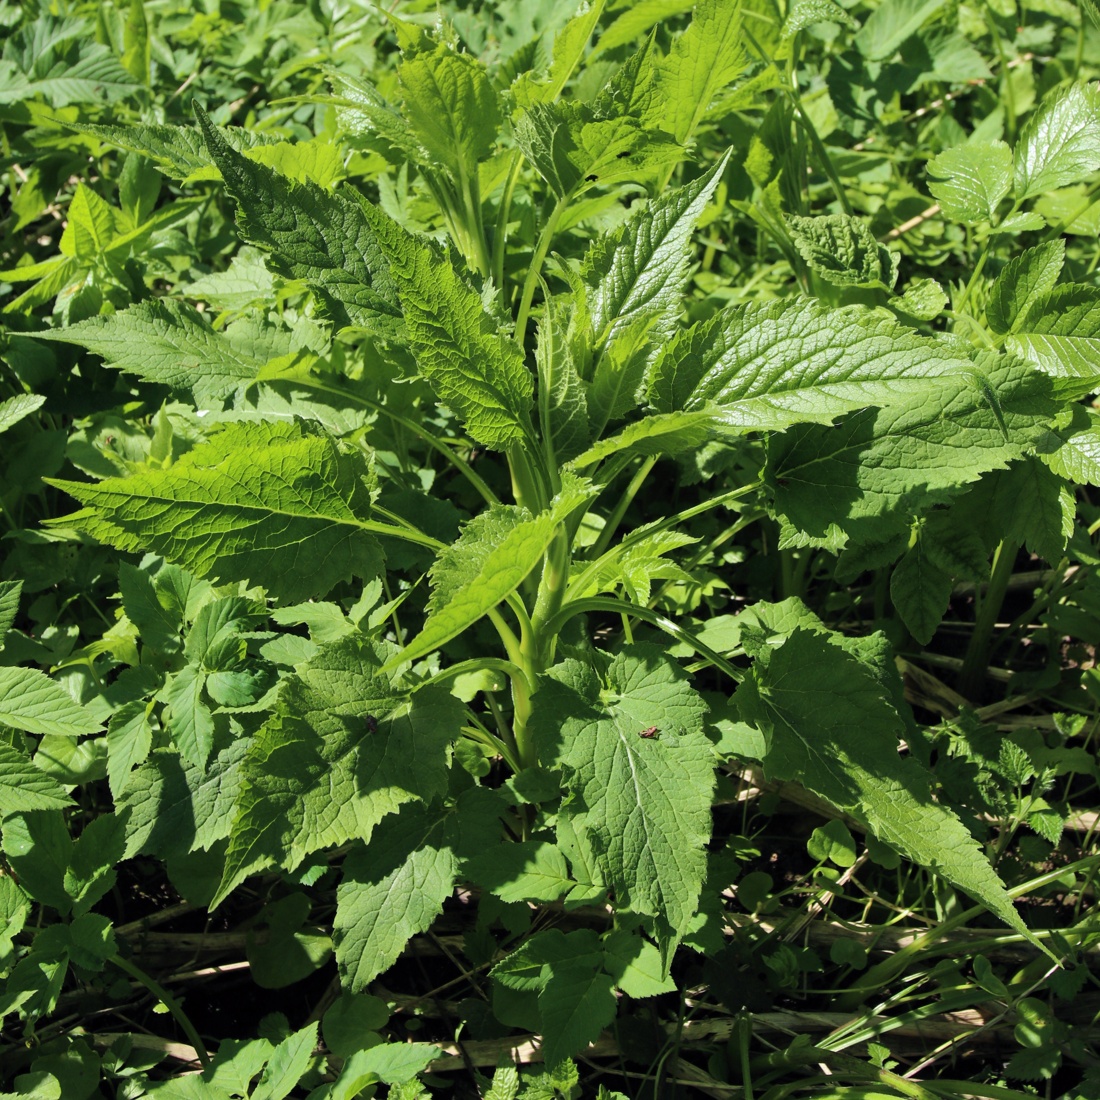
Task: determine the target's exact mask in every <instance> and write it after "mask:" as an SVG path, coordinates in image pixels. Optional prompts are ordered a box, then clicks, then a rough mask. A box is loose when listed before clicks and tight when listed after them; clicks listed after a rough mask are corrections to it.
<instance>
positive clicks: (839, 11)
mask: <svg viewBox="0 0 1100 1100" xmlns="http://www.w3.org/2000/svg"><path fill="white" fill-rule="evenodd" d="M815 23H839V24H841V25H842V26H845V27H851V28H852V29H853V30H855V29H857V28H858V27H859V24H858V23H857V22H856V21H855V19H853V18H852V16H851V15H849V14H848V12H847V11H845V10H844V8H842V7H841V6H840V5H839V4H837V3H835V0H793V2H792V3H791V5H790V6H789V7H788V9H787V18H786V19H785V20H784V22H783V37H784V38H793V37H794V36H795V35H796V34H798V32H799V31H804V30H805V29H806V28H807V27H812V26H813V25H814V24H815Z"/></svg>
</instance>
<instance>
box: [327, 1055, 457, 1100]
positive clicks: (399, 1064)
mask: <svg viewBox="0 0 1100 1100" xmlns="http://www.w3.org/2000/svg"><path fill="white" fill-rule="evenodd" d="M439 1054H440V1050H439V1047H437V1046H433V1045H432V1044H430V1043H402V1042H390V1043H379V1044H377V1045H376V1046H372V1047H368V1048H366V1049H365V1050H357V1051H356V1052H355V1053H354V1054H353V1055H352V1056H351V1057H350V1058H348V1060H347V1061H346V1062H345V1063H344V1065H343V1068H342V1069H341V1070H340V1076H339V1077H337V1078H336V1080H335V1081H334V1082H333V1084H332V1093H331V1095H326V1097H325V1100H357V1098H358V1097H360V1096H362V1095H363V1092H364V1089H366V1088H367V1087H368V1086H370V1085H374V1084H376V1083H377V1082H378V1081H382V1082H383V1083H385V1084H387V1085H391V1086H395V1087H392V1088H391V1089H390V1090H389V1093H388V1100H403V1098H404V1097H409V1098H410V1100H419V1098H420V1097H422V1096H424V1095H425V1092H424V1090H423V1089H421V1088H420V1087H419V1085H417V1087H416V1088H415V1089H413V1090H412V1091H410V1092H402V1091H399V1089H398V1088H397V1087H396V1086H400V1085H402V1084H405V1083H406V1082H411V1081H413V1080H414V1078H415V1077H416V1075H417V1074H418V1073H423V1072H424V1070H426V1069H427V1068H428V1066H429V1065H430V1064H431V1063H432V1061H433V1060H434V1059H436V1058H438V1057H439Z"/></svg>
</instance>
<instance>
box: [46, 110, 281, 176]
mask: <svg viewBox="0 0 1100 1100" xmlns="http://www.w3.org/2000/svg"><path fill="white" fill-rule="evenodd" d="M65 125H66V127H67V128H68V129H70V130H75V131H76V132H77V133H78V134H88V135H90V136H91V137H96V138H99V140H100V141H105V142H107V143H108V144H109V145H115V146H118V148H120V149H125V150H127V151H128V152H131V153H138V154H140V155H141V156H143V157H148V158H149V159H150V160H152V161H153V162H154V163H155V164H157V165H158V166H159V167H160V168H161V169H163V171H164V172H165V174H167V175H169V176H171V177H172V178H173V179H178V180H182V179H186V178H187V177H188V176H190V175H192V173H195V172H199V171H201V170H202V169H203V168H206V167H209V166H210V165H211V164H213V161H212V160H211V157H210V153H209V152H207V149H206V144H205V142H204V141H203V136H202V133H201V132H200V131H199V130H198V128H197V127H194V126H166V125H155V124H150V125H140V126H103V125H98V124H96V123H89V122H71V123H66V124H65ZM215 129H216V130H217V132H218V134H219V135H220V136H221V137H222V139H223V140H224V141H225V142H226V144H227V145H229V146H230V147H231V148H233V149H235V150H236V151H237V152H238V153H244V152H247V151H248V150H250V149H256V148H261V147H263V146H265V145H274V144H276V143H277V142H278V141H279V138H278V136H277V135H274V134H267V133H264V132H262V131H260V130H253V129H246V128H245V127H242V126H232V127H223V126H217V127H215Z"/></svg>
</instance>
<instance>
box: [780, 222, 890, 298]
mask: <svg viewBox="0 0 1100 1100" xmlns="http://www.w3.org/2000/svg"><path fill="white" fill-rule="evenodd" d="M787 225H788V227H789V229H790V234H791V240H792V241H794V246H795V248H797V249H798V251H799V253H800V254H801V256H802V259H804V260H805V261H806V264H807V266H808V267H809V269H810V270H811V271H812V272H814V274H816V275H820V276H821V277H822V278H823V279H824V280H825V281H826V282H829V283H832V284H833V285H834V286H864V287H885V288H886V289H887V290H889V289H891V288H892V287H893V285H894V283H895V282H896V281H897V277H898V255H897V253H894V252H891V251H890V250H889V249H888V248H887V247H886V246H885V245H881V244H879V243H878V241H876V240H875V238H874V235H873V234H872V233H871V230H870V229H868V228H867V223H866V222H864V221H863V220H862V219H860V218H853V217H849V216H848V215H847V214H823V215H821V216H819V217H816V218H802V217H798V216H796V215H790V216H788V218H787Z"/></svg>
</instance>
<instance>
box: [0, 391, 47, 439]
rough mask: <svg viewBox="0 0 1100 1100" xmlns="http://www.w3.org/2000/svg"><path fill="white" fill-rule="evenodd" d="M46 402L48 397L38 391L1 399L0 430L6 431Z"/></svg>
mask: <svg viewBox="0 0 1100 1100" xmlns="http://www.w3.org/2000/svg"><path fill="white" fill-rule="evenodd" d="M45 403H46V398H45V397H44V396H43V395H42V394H38V393H21V394H19V395H18V396H16V397H9V398H8V399H7V400H6V401H0V432H6V431H7V430H8V429H9V428H11V427H14V426H15V425H16V424H18V423H19V421H20V420H23V419H24V418H25V417H28V416H30V415H31V413H32V412H36V411H37V410H38V409H40V408H42V406H43V405H44V404H45Z"/></svg>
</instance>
